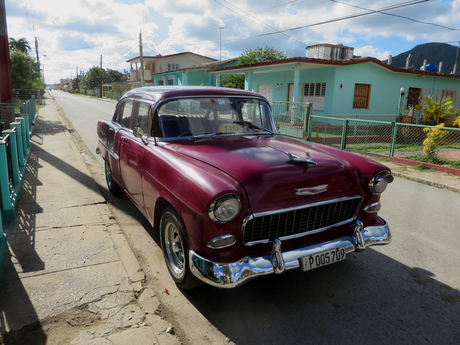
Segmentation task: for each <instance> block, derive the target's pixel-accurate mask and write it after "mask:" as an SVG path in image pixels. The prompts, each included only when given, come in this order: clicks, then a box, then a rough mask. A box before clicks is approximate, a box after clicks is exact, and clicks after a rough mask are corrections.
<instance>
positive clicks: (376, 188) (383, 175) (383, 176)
mask: <svg viewBox="0 0 460 345" xmlns="http://www.w3.org/2000/svg"><path fill="white" fill-rule="evenodd" d="M393 180H394V177H393V176H392V175H391V174H390V172H389V171H386V170H385V171H382V172H379V173H378V174H377V175H375V176H374V177H373V178H372V180H370V182H369V189H370V190H371V192H372V194H380V193H383V192H384V191H385V189H387V186H388V184H389V183H391V182H393Z"/></svg>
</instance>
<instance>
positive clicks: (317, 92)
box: [302, 83, 326, 111]
mask: <svg viewBox="0 0 460 345" xmlns="http://www.w3.org/2000/svg"><path fill="white" fill-rule="evenodd" d="M325 100H326V83H305V84H303V97H302V102H306V103H313V110H316V111H324V103H325Z"/></svg>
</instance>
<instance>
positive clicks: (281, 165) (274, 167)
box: [166, 136, 362, 213]
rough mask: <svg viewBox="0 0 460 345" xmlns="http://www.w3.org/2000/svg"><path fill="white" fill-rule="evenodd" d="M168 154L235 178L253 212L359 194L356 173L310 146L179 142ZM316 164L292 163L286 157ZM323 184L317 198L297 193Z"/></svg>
mask: <svg viewBox="0 0 460 345" xmlns="http://www.w3.org/2000/svg"><path fill="white" fill-rule="evenodd" d="M166 147H168V148H169V149H172V150H174V151H177V152H179V153H182V154H185V155H187V156H190V157H193V158H195V159H197V160H200V161H202V162H205V163H207V164H209V165H211V166H213V167H215V168H217V169H219V170H222V171H224V172H226V173H227V174H229V175H231V176H232V177H233V178H235V179H236V180H237V181H239V183H241V185H242V186H243V188H244V189H245V190H246V193H247V197H248V200H249V204H250V207H251V211H252V212H253V213H259V212H266V211H272V210H276V209H283V208H288V207H294V206H299V205H303V204H308V203H314V202H320V201H324V200H328V199H331V198H340V197H350V196H356V195H362V191H360V190H359V186H360V185H361V183H360V181H359V176H358V175H357V172H356V171H355V169H352V168H351V167H349V166H348V165H347V163H345V162H342V161H341V160H339V159H338V158H337V157H335V156H333V155H331V154H330V153H327V152H325V151H323V150H321V148H318V147H316V146H313V145H312V143H309V142H305V141H300V140H295V139H291V138H288V137H284V136H261V137H257V136H246V137H227V138H216V139H206V140H195V141H192V140H180V141H175V142H174V143H169V144H167V145H166ZM305 152H308V154H309V155H310V156H311V159H312V160H314V161H315V162H316V163H317V164H316V165H314V164H310V163H294V162H290V161H289V155H288V153H291V154H293V155H295V156H298V157H305V156H306V154H305ZM323 185H327V190H325V191H324V192H321V193H318V194H316V195H297V194H296V189H301V188H315V187H318V186H323Z"/></svg>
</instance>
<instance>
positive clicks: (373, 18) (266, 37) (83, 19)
mask: <svg viewBox="0 0 460 345" xmlns="http://www.w3.org/2000/svg"><path fill="white" fill-rule="evenodd" d="M395 7H399V8H395ZM388 8H391V9H388ZM376 11H380V12H376ZM6 13H7V23H8V35H9V37H13V38H15V39H19V38H21V37H25V38H27V40H28V41H29V43H30V45H31V46H32V47H34V41H35V37H37V39H38V48H39V54H40V62H41V63H42V64H43V65H45V73H46V74H45V80H46V82H47V83H54V82H58V81H59V79H60V78H66V77H67V78H69V77H71V76H72V77H75V74H76V70H77V68H78V70H82V71H87V70H88V69H89V68H91V67H93V66H99V64H100V56H101V54H102V62H103V63H102V67H103V68H111V69H116V70H120V71H123V70H124V69H129V64H128V63H126V60H128V59H130V58H133V57H135V56H138V55H139V41H138V40H139V32H142V37H143V50H144V55H156V54H162V55H166V54H174V53H178V52H184V51H192V52H194V53H197V54H201V55H205V56H209V57H212V58H215V59H219V58H220V54H222V59H227V58H232V57H237V56H238V55H240V54H241V52H243V51H244V50H246V49H254V48H257V47H264V46H272V47H274V48H275V49H278V50H282V51H284V52H285V54H286V55H287V56H289V57H293V56H304V55H305V46H308V45H314V44H318V43H333V44H344V45H346V46H350V47H354V49H355V55H359V56H373V57H376V58H379V59H382V60H385V59H386V58H387V57H388V54H392V55H393V56H396V55H398V54H400V53H403V52H405V51H407V50H410V49H412V48H413V47H414V46H416V45H418V44H422V43H427V42H445V43H450V44H453V45H455V46H457V45H458V41H460V23H459V21H460V0H431V1H415V0H406V1H404V0H379V1H372V0H344V1H338V0H337V1H336V0H334V1H332V0H265V1H260V0H238V1H236V0H47V1H36V0H6ZM346 18H348V19H346ZM219 28H223V29H219ZM284 30H287V31H284ZM278 31H281V32H279V33H274V32H278ZM220 35H222V36H220ZM220 37H222V51H220ZM31 54H33V55H34V56H35V50H34V51H32V52H31ZM435 63H437V62H435Z"/></svg>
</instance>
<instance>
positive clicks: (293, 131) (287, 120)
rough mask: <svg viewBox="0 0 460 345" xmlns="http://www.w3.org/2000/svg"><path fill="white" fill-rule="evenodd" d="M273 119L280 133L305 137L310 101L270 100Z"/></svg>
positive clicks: (310, 106)
mask: <svg viewBox="0 0 460 345" xmlns="http://www.w3.org/2000/svg"><path fill="white" fill-rule="evenodd" d="M270 105H271V109H272V115H273V119H274V120H275V122H276V125H277V127H278V130H279V132H280V133H281V134H287V135H291V136H294V137H300V138H305V137H306V136H307V120H308V118H309V116H310V113H311V108H312V104H311V103H301V102H278V101H273V102H271V104H270Z"/></svg>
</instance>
